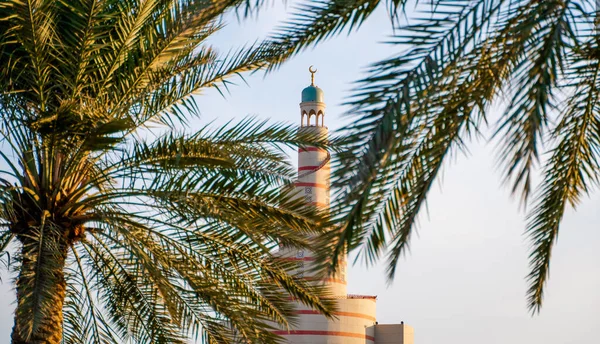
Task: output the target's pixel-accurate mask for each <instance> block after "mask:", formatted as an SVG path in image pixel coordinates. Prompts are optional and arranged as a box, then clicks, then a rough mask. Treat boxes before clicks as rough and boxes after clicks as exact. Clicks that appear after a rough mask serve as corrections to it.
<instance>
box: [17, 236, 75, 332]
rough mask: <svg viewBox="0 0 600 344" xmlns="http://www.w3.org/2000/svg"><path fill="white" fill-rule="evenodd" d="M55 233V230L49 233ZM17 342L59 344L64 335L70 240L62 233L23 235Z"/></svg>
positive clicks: (21, 239)
mask: <svg viewBox="0 0 600 344" xmlns="http://www.w3.org/2000/svg"><path fill="white" fill-rule="evenodd" d="M49 234H51V233H49ZM19 239H20V241H21V243H22V244H23V247H22V252H21V254H22V262H21V270H20V273H19V278H18V279H17V309H16V312H15V324H14V326H13V331H12V343H13V344H59V343H60V342H61V339H62V325H63V309H62V308H63V303H64V300H65V294H66V286H67V285H66V281H65V275H64V267H65V261H66V257H67V249H66V248H67V244H66V240H65V239H64V238H62V236H61V235H59V234H55V235H50V236H48V235H46V236H42V237H41V238H40V237H36V238H35V239H31V238H27V237H24V236H22V237H20V238H19Z"/></svg>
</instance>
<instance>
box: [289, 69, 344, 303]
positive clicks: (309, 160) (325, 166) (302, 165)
mask: <svg viewBox="0 0 600 344" xmlns="http://www.w3.org/2000/svg"><path fill="white" fill-rule="evenodd" d="M309 71H310V73H311V83H310V86H308V87H306V88H305V89H303V90H302V100H301V102H300V129H299V130H300V131H301V132H303V133H307V134H309V135H314V136H315V137H325V138H326V137H327V136H328V134H329V131H328V129H327V127H326V126H325V100H324V94H323V90H321V89H320V88H319V87H317V86H315V73H316V72H317V71H316V70H313V69H312V66H311V68H309ZM329 160H330V155H329V153H328V152H327V150H325V149H323V148H318V147H314V146H307V147H301V148H299V149H298V181H297V182H296V192H297V193H296V195H298V197H304V199H305V200H306V202H307V203H308V204H310V205H312V206H315V207H319V208H322V209H324V210H328V209H329V185H330V166H329ZM296 258H297V259H301V262H302V263H300V264H299V267H300V268H304V267H306V266H307V265H308V264H310V262H312V261H313V260H314V257H313V254H312V252H310V251H308V252H304V251H303V250H298V252H297V253H296ZM306 270H307V269H306ZM300 273H301V274H303V273H304V271H302V270H301V271H300ZM305 277H306V278H309V279H310V278H313V276H305ZM322 282H324V284H325V285H327V286H328V287H329V290H330V292H331V293H332V295H333V296H334V297H340V296H346V260H345V259H344V260H343V261H342V262H341V264H340V272H339V274H338V275H336V276H334V277H330V278H327V279H326V280H325V281H322Z"/></svg>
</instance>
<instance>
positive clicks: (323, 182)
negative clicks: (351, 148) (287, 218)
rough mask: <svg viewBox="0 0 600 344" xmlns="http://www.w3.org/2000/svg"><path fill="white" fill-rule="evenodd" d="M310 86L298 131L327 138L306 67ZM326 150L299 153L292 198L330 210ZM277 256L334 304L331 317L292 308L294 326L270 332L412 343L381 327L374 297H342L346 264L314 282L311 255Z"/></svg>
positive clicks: (323, 341) (315, 340)
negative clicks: (319, 287) (322, 289)
mask: <svg viewBox="0 0 600 344" xmlns="http://www.w3.org/2000/svg"><path fill="white" fill-rule="evenodd" d="M309 71H310V73H311V83H310V86H308V87H306V88H305V89H303V90H302V101H301V102H300V129H299V130H300V131H302V132H306V133H309V134H313V135H315V136H316V137H318V136H321V137H327V135H328V130H327V127H326V126H325V100H324V94H323V90H321V89H320V88H319V87H317V86H316V85H315V73H316V72H317V71H316V70H313V69H312V66H311V68H309ZM329 158H330V155H329V153H328V152H327V150H325V149H322V148H318V147H315V146H307V147H302V148H300V149H298V181H297V182H296V185H295V187H296V197H304V199H305V200H306V202H307V203H308V204H309V206H312V207H320V208H321V209H323V210H328V209H329V178H330V167H329ZM278 256H279V258H281V259H286V260H290V261H294V262H295V263H296V269H295V271H293V273H295V274H296V275H297V276H301V277H303V278H306V279H308V280H311V281H314V282H315V283H322V284H324V285H325V286H327V287H328V289H329V291H330V294H331V296H330V297H332V298H334V299H336V300H337V306H338V310H337V312H335V313H334V315H335V316H336V317H337V318H336V319H327V318H325V317H324V316H323V315H321V314H319V312H317V311H315V310H313V309H310V308H307V307H306V306H304V305H303V304H301V303H298V304H296V312H297V314H298V322H297V324H296V325H295V326H294V328H292V329H289V330H287V329H286V330H283V329H280V330H275V331H273V332H274V333H276V334H279V335H282V336H283V337H284V338H285V340H286V342H287V343H291V344H342V343H343V344H414V340H413V332H412V327H410V326H408V325H404V324H403V323H402V324H392V325H380V324H378V323H377V319H376V318H375V309H376V301H377V297H376V296H373V295H348V294H346V260H345V259H344V260H343V261H342V262H340V265H339V266H340V273H339V275H337V276H335V277H333V278H327V279H326V280H319V279H318V278H317V277H316V276H314V275H311V269H310V268H309V267H310V265H311V264H312V263H313V262H314V261H315V257H314V255H313V253H312V252H311V251H306V250H304V249H297V248H291V247H282V248H281V250H280V251H279V253H278Z"/></svg>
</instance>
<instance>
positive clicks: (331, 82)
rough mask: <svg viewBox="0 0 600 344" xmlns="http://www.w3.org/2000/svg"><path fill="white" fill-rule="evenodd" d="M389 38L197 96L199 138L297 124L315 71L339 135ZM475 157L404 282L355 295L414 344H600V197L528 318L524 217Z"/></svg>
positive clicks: (333, 46) (368, 29)
mask: <svg viewBox="0 0 600 344" xmlns="http://www.w3.org/2000/svg"><path fill="white" fill-rule="evenodd" d="M291 6H292V3H291V2H288V3H287V6H285V5H283V4H280V3H279V2H278V3H277V4H275V5H272V6H270V7H269V8H268V9H267V10H266V11H263V12H262V13H261V14H260V15H259V16H258V18H254V19H250V20H246V21H243V22H241V23H235V22H234V23H232V24H231V25H228V26H227V27H226V28H225V29H224V30H222V31H221V32H220V33H218V34H217V35H216V36H214V37H212V38H211V40H212V41H213V42H214V43H215V44H216V45H217V46H219V47H221V48H223V49H226V48H227V47H235V46H236V45H238V44H243V43H246V42H251V41H254V40H255V39H258V38H260V37H264V36H265V35H266V34H268V32H270V30H271V29H272V27H273V26H274V25H276V23H277V22H278V21H280V20H282V19H283V18H284V16H285V14H286V12H288V11H289V10H290V9H291ZM389 34H391V29H390V25H389V21H388V19H387V14H386V11H385V8H383V7H382V8H379V9H378V11H377V12H376V13H375V14H374V15H373V16H372V17H371V18H369V19H368V20H367V22H366V23H365V25H363V26H362V27H361V28H360V30H359V31H358V32H355V33H352V34H350V35H346V34H342V35H340V36H338V37H336V38H334V39H331V40H328V41H327V42H325V43H322V44H320V45H319V46H317V47H316V48H314V49H309V50H308V51H306V52H303V53H301V54H300V55H298V56H297V57H295V58H293V59H292V60H291V61H289V62H287V63H286V64H284V65H283V66H282V67H281V68H280V69H278V70H277V71H275V72H272V73H270V74H268V75H266V76H265V75H263V74H255V75H252V76H246V77H245V80H246V82H247V83H248V84H247V85H246V84H245V83H244V82H238V85H237V86H235V87H231V88H230V94H226V95H225V96H222V95H221V94H219V93H218V92H217V91H216V90H208V91H206V92H204V93H203V94H201V95H199V96H198V98H197V100H198V104H199V106H200V110H201V113H202V116H201V118H200V119H199V120H197V121H194V122H192V125H191V129H192V130H193V129H194V128H199V127H200V126H201V125H204V124H206V123H208V122H210V121H213V120H215V121H216V123H221V122H223V121H225V120H227V119H232V118H233V119H235V118H237V119H241V118H243V117H244V116H247V115H254V116H257V117H259V118H265V119H271V120H273V121H284V122H288V123H298V124H299V123H300V113H299V107H298V103H299V101H300V92H301V90H302V88H304V87H306V86H307V85H308V84H309V83H310V74H309V73H308V67H309V66H310V65H314V66H315V67H316V68H317V69H318V72H317V74H316V76H315V83H316V84H317V85H318V86H319V87H321V88H322V89H323V90H324V92H325V101H326V103H327V112H326V115H325V124H326V126H328V127H329V129H330V130H335V129H338V128H340V127H341V126H342V124H343V120H342V119H341V115H342V114H343V113H344V112H345V111H347V110H348V109H347V108H345V107H344V106H342V105H341V104H342V103H343V102H344V100H345V98H346V97H348V96H349V95H350V94H351V90H352V87H353V85H352V82H353V81H355V80H357V79H359V78H360V77H361V76H364V74H363V72H364V70H365V69H364V68H365V67H366V66H368V64H369V63H371V62H374V61H377V60H379V59H382V58H385V57H388V56H390V55H391V54H392V53H396V52H397V51H395V48H394V47H392V46H389V45H386V44H384V43H380V42H382V41H384V40H385V39H386V37H387V36H386V35H389ZM238 81H239V79H238ZM493 110H494V109H492V111H493ZM497 112H498V111H497ZM484 133H485V131H484ZM487 136H488V137H489V135H487ZM469 149H470V151H469V153H468V155H466V154H459V155H457V156H456V158H455V159H453V160H452V161H449V162H447V163H446V165H445V167H444V169H443V171H442V174H441V175H440V177H439V178H438V183H436V185H435V186H434V187H433V188H432V191H431V193H430V194H429V198H428V203H427V209H426V211H423V212H422V213H421V216H420V218H419V226H418V235H417V236H415V237H414V238H413V240H412V244H411V250H410V253H409V254H408V255H407V256H406V257H405V258H404V259H402V260H401V262H400V265H399V268H398V272H397V274H396V278H395V280H394V281H393V282H392V283H387V281H386V278H385V273H384V271H385V266H384V264H378V265H376V266H371V267H366V266H363V265H360V264H359V265H355V266H352V267H350V268H349V276H348V292H349V293H352V294H366V295H377V296H378V301H377V318H378V322H379V323H380V324H383V323H399V322H400V321H404V322H405V323H406V324H409V325H411V326H413V327H414V329H415V343H417V344H441V343H461V344H482V343H485V344H501V343H502V344H505V343H511V344H536V343H544V344H595V343H600V331H598V324H600V292H599V290H600V273H599V272H600V231H599V230H598V224H599V223H600V212H599V211H597V209H598V207H599V206H600V192H596V193H595V194H592V195H591V196H590V197H589V198H587V199H584V200H583V202H582V203H581V205H580V206H579V207H578V208H577V211H576V212H575V211H568V212H567V214H566V216H565V219H564V221H563V224H562V227H561V232H560V236H559V240H558V245H557V246H556V247H555V249H554V251H553V258H552V264H551V276H550V281H549V284H548V285H547V287H546V297H545V302H544V306H543V308H542V311H541V313H540V314H539V315H535V316H531V315H530V313H529V312H528V310H527V304H526V298H525V291H526V289H527V283H526V281H525V276H526V275H527V271H528V266H527V264H528V253H529V244H528V240H527V238H526V236H525V235H524V228H525V213H524V211H523V210H522V209H521V208H520V207H519V202H518V200H517V199H512V198H511V196H510V192H509V190H508V189H507V188H506V187H504V186H503V185H502V183H501V174H500V172H498V171H496V170H495V166H496V164H495V163H496V160H495V154H496V153H497V151H496V149H495V146H494V143H493V142H488V141H486V140H485V139H479V140H476V141H472V142H470V144H469ZM291 159H292V160H293V161H294V162H295V159H296V157H295V156H292V157H291ZM2 281H3V283H2V284H0V295H2V297H0V344H5V343H6V344H7V343H9V342H10V340H9V338H10V330H11V328H12V324H13V320H12V316H13V311H14V291H13V290H12V286H11V283H10V278H9V276H6V275H2Z"/></svg>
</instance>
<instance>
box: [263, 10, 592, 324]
mask: <svg viewBox="0 0 600 344" xmlns="http://www.w3.org/2000/svg"><path fill="white" fill-rule="evenodd" d="M596 4H597V2H596V1H592V0H543V1H537V0H472V1H456V0H430V1H408V0H388V1H379V0H324V1H319V2H313V3H308V4H305V5H303V6H301V7H300V8H299V9H298V12H297V13H296V14H295V15H293V16H292V19H291V20H289V21H288V22H286V23H285V24H284V25H283V26H282V27H281V28H280V29H279V30H278V31H277V32H276V33H275V34H274V35H273V37H272V38H271V41H272V42H273V43H275V44H277V45H278V46H280V47H281V49H283V50H285V51H286V52H285V53H282V54H280V55H279V59H278V60H277V61H276V62H277V63H281V62H283V61H284V60H285V59H286V58H288V57H290V56H292V55H294V54H295V53H297V52H299V51H302V50H303V49H305V48H306V47H308V46H311V45H313V44H315V43H317V42H319V41H321V40H323V39H326V38H328V37H331V36H332V35H334V34H337V33H339V32H341V31H342V30H343V29H344V28H346V27H349V29H350V30H352V29H354V28H356V27H358V26H360V24H362V23H363V22H364V20H365V19H366V18H368V17H369V15H371V14H372V13H373V11H374V10H375V9H376V8H377V7H378V6H386V7H387V8H388V13H389V14H390V22H391V25H392V27H393V29H394V35H393V36H392V37H391V38H388V39H387V41H388V42H389V44H392V45H394V46H397V47H398V53H397V54H396V55H394V56H391V57H390V58H388V59H385V60H383V61H379V62H377V63H374V64H373V65H371V67H370V69H369V71H368V76H367V77H365V78H364V79H362V80H360V81H359V84H358V86H357V89H356V91H355V92H354V93H353V94H352V96H351V97H350V99H349V101H348V104H349V105H350V107H351V110H350V111H349V113H350V114H351V117H350V118H351V119H353V125H351V127H350V128H349V129H348V131H347V132H346V133H347V135H348V141H347V142H346V143H345V146H344V147H345V148H344V149H343V152H342V153H340V154H338V155H337V156H336V162H337V164H336V165H335V168H334V169H335V173H334V179H335V180H334V183H333V185H334V186H335V185H336V184H337V186H338V187H339V190H340V191H339V193H338V195H337V196H338V197H337V201H338V204H337V217H338V218H339V220H340V221H341V223H340V227H341V235H338V236H336V237H335V238H334V239H333V240H334V241H335V244H334V247H333V250H334V254H335V255H340V254H344V247H345V245H349V247H350V248H357V247H359V248H360V253H361V254H363V255H364V256H363V257H365V258H366V259H367V261H369V262H372V261H374V260H377V259H378V258H380V257H381V255H382V254H383V253H384V251H385V249H387V252H388V253H387V262H388V270H387V275H388V277H389V278H390V279H391V278H393V277H394V274H395V271H396V266H397V263H398V260H399V258H400V257H401V256H402V255H403V254H404V253H405V252H406V250H407V248H408V244H409V239H410V238H411V236H412V233H413V229H414V227H415V219H416V218H417V216H418V214H419V212H420V209H421V208H422V207H423V204H424V202H425V200H426V196H427V194H428V191H429V189H430V187H431V185H432V184H433V182H434V181H435V180H436V177H437V175H438V172H439V171H440V168H441V167H442V166H443V163H444V161H445V160H447V157H449V156H452V155H454V154H456V153H457V152H459V151H461V150H463V149H464V147H466V145H467V144H468V141H469V138H470V137H471V136H473V135H479V134H480V133H481V132H482V130H481V129H482V128H484V127H485V126H487V125H488V123H490V122H492V121H493V122H495V124H493V128H494V129H495V133H494V135H493V136H492V139H494V140H496V142H497V143H498V145H499V150H498V151H499V159H498V162H499V165H500V166H501V168H502V169H503V174H504V182H505V183H506V184H508V186H509V187H510V188H511V190H512V193H513V194H514V195H516V196H518V197H520V198H521V201H522V204H523V205H525V206H527V208H526V209H528V213H527V219H528V223H527V228H526V233H527V234H528V236H529V238H530V241H531V254H530V273H529V275H528V276H527V280H528V281H529V289H528V291H527V297H528V305H529V308H530V310H531V311H532V312H533V313H537V312H539V310H540V307H541V305H542V300H543V296H544V285H545V284H546V282H547V280H548V274H549V268H550V257H551V252H552V247H553V246H554V244H555V243H556V240H557V236H558V232H559V228H560V224H561V220H562V218H563V214H564V213H565V210H566V209H568V208H574V207H576V206H577V204H579V202H580V201H581V199H582V197H584V196H585V195H586V194H588V193H589V192H592V191H594V190H596V189H597V186H598V181H599V179H600V165H599V163H600V161H599V155H600V103H599V98H600V92H599V87H600V74H599V71H600V64H599V58H600V50H599V49H598V43H599V40H598V33H597V32H596V31H595V24H597V23H598V22H597V19H596V18H597V17H596V11H597V10H598V9H597V8H596ZM415 6H416V7H415ZM413 9H414V10H413ZM407 10H408V11H407ZM405 19H406V20H405ZM595 20H596V23H595ZM500 105H502V106H503V107H504V110H503V112H502V115H501V116H500V118H499V119H498V120H497V121H495V120H492V119H490V118H489V116H488V110H489V108H491V107H496V108H498V107H500ZM543 154H547V156H548V158H547V159H546V158H544V159H540V156H542V155H543ZM540 160H541V161H540ZM540 165H541V169H542V172H541V175H542V176H543V178H542V179H543V180H542V181H541V183H540V184H539V185H538V186H537V187H536V186H535V185H533V182H532V174H534V173H535V169H536V168H537V166H540ZM332 261H336V260H335V259H333V260H332Z"/></svg>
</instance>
